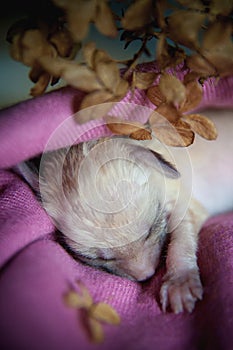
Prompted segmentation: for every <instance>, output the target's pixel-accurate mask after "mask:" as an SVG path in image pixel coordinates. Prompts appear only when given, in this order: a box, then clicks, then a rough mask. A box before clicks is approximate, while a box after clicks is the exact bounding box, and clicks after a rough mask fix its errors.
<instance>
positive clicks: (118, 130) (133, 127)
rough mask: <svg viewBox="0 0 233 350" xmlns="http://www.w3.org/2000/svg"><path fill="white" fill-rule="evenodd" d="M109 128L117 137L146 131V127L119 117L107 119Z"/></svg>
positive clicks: (108, 117)
mask: <svg viewBox="0 0 233 350" xmlns="http://www.w3.org/2000/svg"><path fill="white" fill-rule="evenodd" d="M105 121H106V125H107V126H108V128H109V129H110V130H111V131H112V132H113V133H114V134H117V135H127V136H128V135H130V134H132V133H134V132H136V131H138V130H141V129H144V126H143V125H142V124H141V123H139V122H135V121H128V120H123V119H120V118H117V117H112V116H107V117H106V118H105Z"/></svg>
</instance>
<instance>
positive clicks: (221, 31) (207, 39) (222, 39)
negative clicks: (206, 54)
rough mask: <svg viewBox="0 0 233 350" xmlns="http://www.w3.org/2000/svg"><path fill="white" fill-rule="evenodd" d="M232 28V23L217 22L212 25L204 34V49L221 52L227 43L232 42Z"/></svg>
mask: <svg viewBox="0 0 233 350" xmlns="http://www.w3.org/2000/svg"><path fill="white" fill-rule="evenodd" d="M231 34H232V26H231V24H230V23H226V22H221V21H216V22H214V23H212V24H211V25H210V26H209V27H208V30H207V31H206V32H205V34H204V38H203V42H202V49H203V50H213V49H216V50H219V49H220V48H222V47H224V46H225V43H228V42H229V41H231Z"/></svg>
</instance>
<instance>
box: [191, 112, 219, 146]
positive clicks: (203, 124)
mask: <svg viewBox="0 0 233 350" xmlns="http://www.w3.org/2000/svg"><path fill="white" fill-rule="evenodd" d="M185 121H186V122H187V123H188V124H189V125H190V127H191V129H192V130H193V131H194V132H195V133H197V134H199V135H200V136H202V137H204V138H205V139H207V140H215V139H216V138H217V135H218V133H217V129H216V127H215V125H214V123H213V122H212V121H211V120H210V119H209V118H207V117H205V116H203V115H201V114H190V115H187V116H185Z"/></svg>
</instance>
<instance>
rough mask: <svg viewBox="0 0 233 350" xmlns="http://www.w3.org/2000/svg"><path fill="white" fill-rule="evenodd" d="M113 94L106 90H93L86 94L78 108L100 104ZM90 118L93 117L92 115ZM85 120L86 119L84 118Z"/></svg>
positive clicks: (109, 98)
mask: <svg viewBox="0 0 233 350" xmlns="http://www.w3.org/2000/svg"><path fill="white" fill-rule="evenodd" d="M112 97H113V94H112V93H111V92H109V91H107V90H97V91H93V92H91V93H90V94H88V95H86V96H85V97H84V99H83V100H82V103H81V106H80V109H84V108H87V107H90V106H95V105H98V104H100V103H101V104H102V103H104V102H108V101H111V99H112ZM91 119H95V118H94V117H93V118H91ZM85 122H87V120H85Z"/></svg>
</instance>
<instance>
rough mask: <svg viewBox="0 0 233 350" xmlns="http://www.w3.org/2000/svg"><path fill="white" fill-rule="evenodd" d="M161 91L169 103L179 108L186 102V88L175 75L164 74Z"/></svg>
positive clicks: (161, 80) (160, 83)
mask: <svg viewBox="0 0 233 350" xmlns="http://www.w3.org/2000/svg"><path fill="white" fill-rule="evenodd" d="M159 89H160V91H161V93H162V95H163V96H165V98H166V101H167V102H168V103H170V102H171V103H173V104H174V105H178V106H179V105H180V104H181V103H183V102H184V100H185V97H186V93H185V86H184V85H183V83H182V82H181V81H180V80H179V79H178V78H176V77H175V76H174V75H171V74H162V75H161V78H160V81H159Z"/></svg>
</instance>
